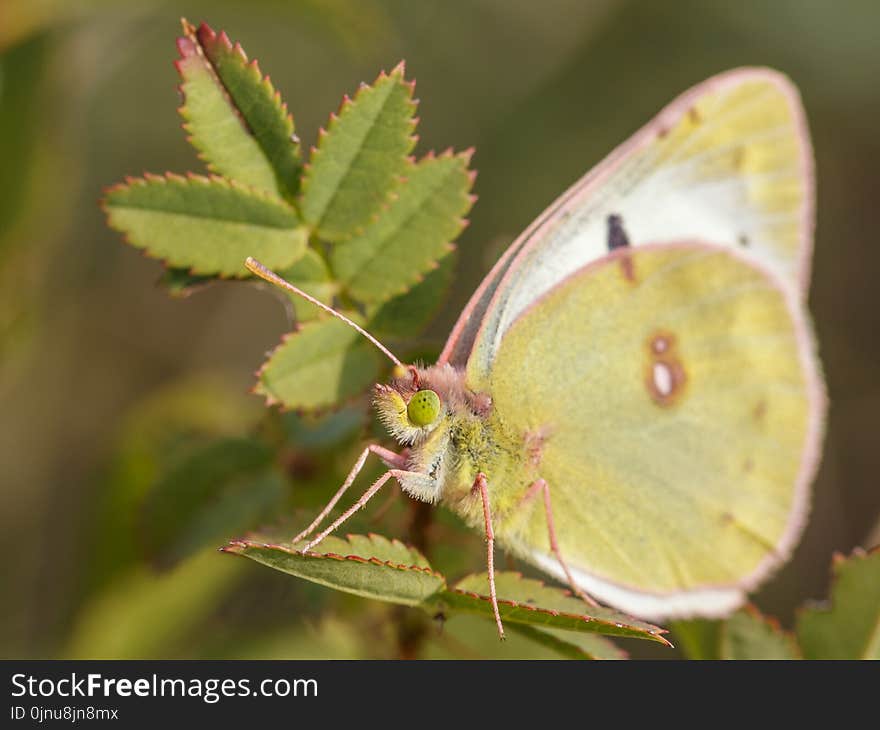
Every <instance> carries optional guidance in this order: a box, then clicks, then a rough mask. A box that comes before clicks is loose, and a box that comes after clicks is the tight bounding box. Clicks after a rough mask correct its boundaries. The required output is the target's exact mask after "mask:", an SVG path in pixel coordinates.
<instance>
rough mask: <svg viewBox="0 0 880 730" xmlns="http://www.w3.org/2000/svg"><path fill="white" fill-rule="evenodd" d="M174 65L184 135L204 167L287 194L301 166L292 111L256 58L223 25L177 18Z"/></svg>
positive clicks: (290, 193) (292, 192)
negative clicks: (179, 31) (180, 27)
mask: <svg viewBox="0 0 880 730" xmlns="http://www.w3.org/2000/svg"><path fill="white" fill-rule="evenodd" d="M182 23H183V32H184V36H183V37H182V38H179V39H178V41H177V48H178V51H179V52H180V59H179V60H178V61H176V63H175V65H176V66H177V70H178V71H179V72H180V76H181V79H182V84H181V87H180V88H181V91H182V92H183V96H184V103H183V106H181V107H180V110H179V111H180V114H181V116H182V117H183V118H184V120H185V122H184V125H183V126H184V129H186V131H187V132H189V135H190V136H189V140H190V142H192V144H193V146H194V147H195V148H196V149H197V150H199V152H200V153H201V157H202V159H204V160H205V162H206V163H207V165H208V169H210V170H211V171H212V172H216V173H219V174H220V175H223V176H225V177H229V178H233V179H235V180H237V181H239V182H241V183H243V184H245V185H249V186H252V187H254V188H258V189H261V190H265V191H266V192H269V193H272V194H274V195H278V196H280V197H286V198H288V199H290V200H293V198H294V196H295V195H296V194H297V192H298V190H299V179H300V172H301V162H300V149H299V143H298V141H297V139H296V137H295V135H294V131H293V119H292V118H291V116H290V114H288V112H287V106H286V105H285V104H284V103H283V102H282V101H281V96H280V95H279V94H278V92H277V91H275V89H274V88H273V87H272V83H271V82H270V81H269V78H268V77H264V76H263V75H262V73H261V72H260V68H259V66H258V65H257V62H256V61H251V62H248V59H247V55H246V54H245V52H244V50H242V48H241V46H240V45H239V44H238V43H236V44H235V45H234V46H233V45H232V43H231V42H230V40H229V38H228V37H227V36H226V33H222V32H221V33H220V34H219V35H217V33H215V32H214V31H213V30H212V29H211V28H210V27H209V26H208V25H206V24H204V23H202V25H201V26H199V28H198V30H197V29H196V28H195V27H194V26H192V25H190V24H189V23H188V22H186V20H183V21H182Z"/></svg>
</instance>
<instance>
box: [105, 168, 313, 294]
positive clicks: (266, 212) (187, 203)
mask: <svg viewBox="0 0 880 730" xmlns="http://www.w3.org/2000/svg"><path fill="white" fill-rule="evenodd" d="M103 205H104V209H105V210H106V212H107V218H108V221H109V223H110V225H111V226H112V227H113V228H115V229H116V230H118V231H121V232H123V233H125V234H126V237H127V238H128V240H129V242H130V243H131V244H132V245H133V246H136V247H137V248H142V249H145V250H146V252H147V254H149V255H150V256H153V257H156V258H161V259H164V260H165V261H166V262H167V263H169V264H170V265H171V266H174V267H187V268H189V270H190V273H191V274H196V275H200V274H219V275H221V276H240V277H243V276H248V275H249V273H248V270H247V269H246V268H245V267H244V260H245V259H246V258H247V257H248V256H253V257H255V258H258V259H260V260H261V261H262V262H263V263H265V264H266V265H267V266H270V267H274V268H283V267H285V266H290V265H291V264H293V262H294V261H296V260H297V259H298V258H299V257H300V256H302V254H303V252H304V251H305V245H306V232H305V229H304V228H302V227H301V226H300V225H299V220H298V218H297V215H296V212H295V211H294V210H293V208H291V207H290V206H289V205H287V204H286V203H284V202H283V201H282V200H279V199H277V198H272V197H269V196H267V195H265V194H264V193H261V192H259V191H257V190H253V189H252V188H246V187H244V186H243V185H239V184H238V183H235V182H232V181H229V180H225V179H223V178H218V177H211V178H206V177H202V176H199V175H189V176H187V177H181V176H180V175H173V174H170V173H169V174H167V175H165V176H160V175H147V176H146V177H144V178H134V179H132V178H129V179H127V180H126V184H123V185H116V186H114V187H112V188H110V189H109V190H108V191H107V194H106V196H105V198H104V201H103Z"/></svg>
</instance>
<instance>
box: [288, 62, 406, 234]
mask: <svg viewBox="0 0 880 730" xmlns="http://www.w3.org/2000/svg"><path fill="white" fill-rule="evenodd" d="M405 74H406V62H405V61H400V62H399V63H398V64H397V65H396V66H395V67H394V68H393V69H391V71H390V72H386V71H385V70H384V69H383V70H382V71H380V72H379V75H378V76H377V77H376V79H375V81H373V83H372V84H366V83H364V82H363V81H362V82H361V83H360V84H358V89H357V91H356V92H355V94H354V97H349V95H348V94H344V95H343V97H342V101H341V102H340V104H339V108H338V109H337V110H336V111H335V112H331V113H330V118H329V120H328V122H327V124H326V126H322V127H320V128H319V129H318V139H317V143H316V144H314V145H311V146H310V147H309V159H308V161H306V162H304V163H303V167H302V169H303V173H302V178H301V183H300V191H299V195H298V198H297V201H298V204H299V205H298V207H299V208H300V209H301V207H302V200H303V198H304V197H305V196H306V194H307V192H308V190H309V187H310V183H311V176H310V174H309V173H310V171H311V169H312V166H313V164H314V162H315V161H316V160H318V159H320V156H321V154H322V148H321V144H322V142H323V140H324V139H325V138H326V137H327V135H328V134H329V133H330V132H332V131H333V130H334V129H335V127H336V125H337V124H338V122H339V118H340V116H341V115H342V113H343V112H344V111H345V109H346V108H347V107H348V106H351V105H353V104H356V103H357V101H358V99H359V97H360V96H361V94H362V93H363V92H364V91H366V90H369V89H372V88H374V87H375V86H376V84H377V83H379V82H380V81H384V80H385V79H389V78H393V77H394V76H399V77H400V80H401V83H402V84H403V85H404V86H406V87H408V89H409V106H410V109H411V110H412V112H413V114H414V112H415V109H416V108H417V107H418V104H419V100H418V99H416V98H414V93H415V88H416V82H415V81H414V80H413V81H407V80H406V77H405ZM419 121H420V119H419V117H416V116H410V119H409V121H408V123H409V126H410V133H409V136H408V139H409V150H408V152H407V154H409V152H411V151H412V150H413V149H414V148H415V146H416V144H417V143H418V141H419V136H418V135H417V134H415V129H416V128H417V127H418V124H419ZM408 159H411V157H408ZM335 195H336V193H334V196H335ZM392 195H394V187H392V188H390V189H389V190H388V191H387V192H386V194H385V198H384V200H383V201H382V206H387V205H388V203H389V202H390V201H391V200H392V199H393V198H392V197H391V196H392ZM331 201H332V198H331ZM329 207H330V204H329V203H328V205H327V206H325V208H324V213H322V218H321V220H323V215H324V214H326V211H327V208H329ZM380 209H381V207H380ZM377 215H378V213H374V214H373V215H371V216H370V218H369V219H368V221H367V223H365V224H363V225H361V226H358V228H357V231H354V232H351V233H349V234H348V235H347V236H343V237H342V238H341V239H338V240H336V241H334V243H337V244H339V243H344V242H345V241H348V240H350V239H351V238H352V237H353V236H354V235H357V232H359V231H363V229H364V228H365V227H366V225H369V223H370V222H372V221H373V220H375V217H376V216H377ZM321 220H318V221H317V222H316V223H315V224H314V226H310V228H311V230H313V231H318V230H319V229H320V227H321Z"/></svg>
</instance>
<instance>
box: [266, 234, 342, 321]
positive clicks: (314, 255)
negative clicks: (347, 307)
mask: <svg viewBox="0 0 880 730" xmlns="http://www.w3.org/2000/svg"><path fill="white" fill-rule="evenodd" d="M278 275H279V276H280V277H281V278H282V279H287V281H289V282H290V283H291V284H293V285H294V286H297V287H299V288H300V289H302V290H303V291H304V292H305V293H306V294H310V295H311V296H313V297H315V299H317V300H318V301H321V302H324V304H330V302H331V300H332V299H333V295H334V294H335V293H336V291H337V290H338V289H339V285H338V284H337V283H336V282H334V281H333V279H332V278H331V277H330V269H328V268H327V262H326V261H324V259H323V258H322V257H321V255H320V254H319V253H318V252H317V251H314V250H313V249H311V248H307V249H306V252H305V254H304V255H303V257H302V258H301V259H300V260H299V261H297V262H296V263H295V264H294V265H293V266H291V267H289V268H287V269H284V270H282V271H279V272H278ZM287 296H289V297H290V300H291V302H293V308H294V311H295V312H296V320H297V322H309V321H311V320H313V319H317V318H318V317H319V316H321V315H322V312H321V310H320V309H318V308H317V307H316V306H315V305H314V304H312V303H311V302H307V301H305V300H304V299H303V298H302V297H298V296H296V294H289V293H288V294H287Z"/></svg>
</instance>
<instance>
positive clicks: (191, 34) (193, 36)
mask: <svg viewBox="0 0 880 730" xmlns="http://www.w3.org/2000/svg"><path fill="white" fill-rule="evenodd" d="M180 23H181V25H182V27H183V33H184V37H182V38H178V39H177V51H178V53H179V54H180V58H179V59H177V60H175V61H174V67H175V69H176V70H177V73H178V75H179V76H180V78H181V83H180V84H178V85H177V89H178V91H179V93H180V95H181V98H182V99H183V101H182V103H181V104H180V106H178V107H177V112H178V114H180V116H181V117H182V118H183V120H184V121H183V122H182V123H181V127H182V128H183V130H184V131H185V132H186V135H187V136H186V140H187V142H189V143H190V145H192V147H193V148H194V149H195V150H196V156H197V157H198V158H199V159H200V160H201V161H202V162H203V163H205V167H207V168H208V170H210V171H211V172H213V173H215V174H217V175H220V174H221V173H220V172H219V171H218V170H217V169H216V167H214V165H213V164H212V163H211V162H210V161H209V160H208V159H207V157H206V153H205V151H204V150H203V149H202V148H201V147H200V146H199V145H198V143H197V142H196V140H195V139H194V136H193V134H192V131H191V129H190V128H189V124H190V118H189V116H188V109H187V106H186V93H185V92H184V90H183V84H184V83H185V79H184V76H183V70H182V68H181V64H182V62H183V61H185V60H186V59H187V58H188V56H187V55H186V53H185V52H184V50H183V48H181V42H182V41H187V42H189V43H190V44H191V45H192V46H193V53H195V54H196V55H197V56H198V57H199V58H201V59H202V61H203V62H204V64H205V67H206V69H207V70H208V73H210V74H211V76H212V77H213V78H214V81H215V82H216V83H217V87H218V88H219V89H220V91H221V93H222V94H223V95H224V96H225V97H226V101H227V103H228V104H229V108H230V109H231V110H232V112H233V113H234V114H235V116H236V117H238V120H239V122H240V123H241V125H242V127H243V128H244V130H245V131H246V132H247V133H248V134H249V135H250V136H251V137H253V138H254V141H255V142H256V143H257V146H259V148H260V150H262V151H263V154H264V156H266V160H267V161H268V162H269V166H270V167H272V168H273V170H274V166H273V165H272V162H271V160H269V157H268V155H266V151H265V150H264V149H263V147H262V145H261V144H260V140H259V139H258V138H257V136H256V135H255V134H254V132H253V130H252V129H251V126H250V125H249V124H248V122H247V120H246V119H245V118H244V116H242V114H241V112H240V111H239V109H238V105H237V104H236V103H235V100H234V99H233V98H232V95H231V94H230V93H229V90H228V89H227V88H226V84H224V83H223V79H221V78H220V75H219V74H218V73H217V70H216V68H214V64H213V63H212V61H211V59H210V58H208V56H207V54H206V53H205V49H204V46H203V45H202V42H201V41H200V40H199V37H198V33H199V31H201V30H202V29H206V30H207V31H208V32H209V33H211V35H212V36H213V37H214V38H217V39H218V40H219V42H220V43H221V44H222V45H224V46H225V47H226V49H227V50H228V51H231V52H232V53H235V54H237V55H239V56H240V57H241V59H242V61H243V62H244V64H245V65H246V66H247V67H248V68H249V69H251V74H252V75H253V76H254V77H255V78H256V79H257V80H258V82H259V83H260V85H262V86H263V87H265V88H266V90H267V91H268V92H269V95H270V97H271V98H272V99H273V101H274V102H275V106H276V108H277V109H278V111H279V112H280V114H281V116H282V117H283V118H284V121H285V125H286V127H287V129H288V130H289V132H290V141H291V142H292V143H293V145H294V149H295V151H296V156H297V157H298V158H300V159H302V150H301V145H300V142H299V137H297V136H296V126H295V124H294V120H293V115H292V114H291V113H290V110H289V109H288V107H287V102H285V101H284V100H283V99H282V98H281V92H280V91H278V90H277V89H276V88H275V86H274V85H273V84H272V79H271V78H270V76H269V75H268V74H264V73H263V72H262V71H261V70H260V64H259V62H258V61H257V59H253V60H250V61H249V60H248V57H247V53H246V52H245V50H244V48H242V46H241V44H240V43H239V42H238V41H236V42H235V43H234V44H233V43H232V41H231V40H230V38H229V36H228V35H227V34H226V31H225V30H221V31H220V32H219V33H218V32H216V31H215V30H214V29H213V28H212V27H211V26H210V25H208V24H207V23H202V24H201V25H200V26H199V28H196V27H195V26H194V25H193V24H192V23H190V22H189V21H188V20H187V19H186V18H181V19H180ZM302 169H303V166H302V164H300V172H302ZM300 179H301V178H300ZM279 182H280V181H279ZM279 187H282V186H281V185H279ZM298 192H299V191H297V190H293V191H291V193H292V194H293V195H294V200H290V201H287V202H289V203H290V204H291V205H293V204H294V203H295V196H296V194H297V193H298Z"/></svg>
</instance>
